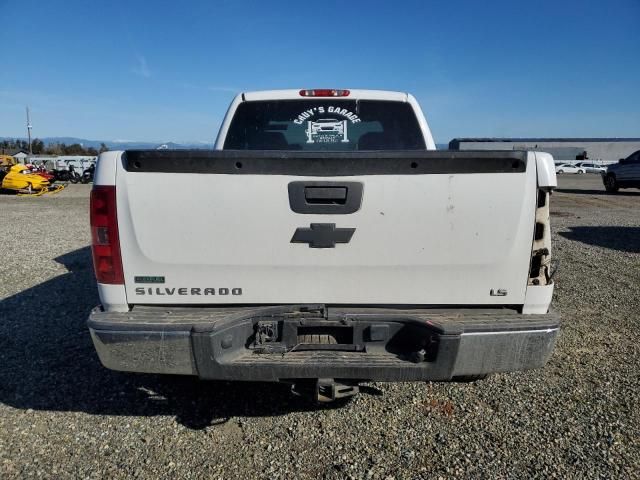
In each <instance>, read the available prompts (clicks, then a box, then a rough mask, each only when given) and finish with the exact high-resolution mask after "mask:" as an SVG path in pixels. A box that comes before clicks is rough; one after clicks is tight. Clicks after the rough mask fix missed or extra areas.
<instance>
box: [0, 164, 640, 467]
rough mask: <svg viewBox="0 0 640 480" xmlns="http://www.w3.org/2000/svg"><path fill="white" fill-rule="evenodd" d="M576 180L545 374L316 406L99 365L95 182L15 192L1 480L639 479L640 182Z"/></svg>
mask: <svg viewBox="0 0 640 480" xmlns="http://www.w3.org/2000/svg"><path fill="white" fill-rule="evenodd" d="M602 190H603V189H602V186H601V183H600V180H599V178H598V177H597V176H595V175H581V176H577V175H575V176H563V177H562V178H561V179H560V189H559V191H558V192H557V193H556V194H554V196H553V198H552V213H553V226H554V229H555V230H554V237H553V239H554V248H555V256H556V258H559V259H560V261H561V266H560V271H559V273H558V275H557V277H556V278H557V289H556V298H555V307H556V308H557V309H559V310H560V311H561V312H562V314H563V329H562V335H561V337H560V339H559V342H558V345H557V348H556V350H555V352H554V354H553V357H552V358H551V360H550V362H549V363H548V365H547V366H546V368H544V369H542V370H537V371H531V372H526V373H514V374H499V375H493V376H491V377H489V378H488V379H486V380H484V381H481V382H476V383H470V384H437V383H434V384H431V383H412V384H411V383H410V384H372V385H371V388H369V389H368V390H367V391H366V392H365V393H364V394H361V395H359V396H358V397H356V398H355V399H354V400H352V401H351V402H348V403H346V404H341V405H334V406H331V407H329V408H318V407H315V406H313V405H311V404H310V403H308V402H305V401H303V400H300V399H298V398H295V397H291V396H290V395H289V393H288V391H287V389H286V387H284V386H281V385H268V384H234V383H223V382H209V383H206V382H199V381H197V380H194V379H191V378H174V377H162V376H153V375H136V374H123V373H117V372H112V371H109V370H106V369H104V368H102V367H101V365H100V363H99V361H98V359H97V357H96V355H95V353H94V350H93V346H92V344H91V340H90V338H89V335H88V332H87V329H86V327H85V320H86V317H87V314H88V312H89V310H90V308H91V307H93V306H94V305H95V304H97V303H98V299H97V294H96V290H95V286H94V281H93V276H92V270H91V268H92V267H91V261H90V254H89V249H88V248H87V244H88V242H89V232H88V227H87V224H88V219H87V209H88V199H87V194H88V187H87V186H86V185H72V186H71V187H69V188H68V189H67V190H65V191H64V192H62V193H60V194H58V195H55V196H50V197H42V198H16V197H11V196H0V226H1V228H0V242H1V244H2V247H3V256H2V261H1V262H0V298H1V299H2V301H1V302H0V364H1V365H2V369H1V370H0V477H2V478H29V477H45V478H68V477H83V478H121V477H138V478H156V477H160V476H162V477H172V478H239V477H240V478H253V477H256V478H270V479H271V478H366V479H369V478H383V479H389V478H395V479H404V478H440V477H442V478H448V477H456V476H458V477H466V478H516V477H521V478H522V477H538V478H548V477H559V478H640V444H639V442H640V441H639V439H640V407H639V404H640V388H639V387H640V381H639V380H640V378H639V377H640V368H639V367H640V365H639V363H640V361H639V358H640V357H639V353H640V346H639V345H640V335H639V333H638V330H639V329H638V327H639V315H640V314H639V311H640V191H638V190H631V191H625V192H623V193H622V194H620V195H606V194H604V193H603V191H602Z"/></svg>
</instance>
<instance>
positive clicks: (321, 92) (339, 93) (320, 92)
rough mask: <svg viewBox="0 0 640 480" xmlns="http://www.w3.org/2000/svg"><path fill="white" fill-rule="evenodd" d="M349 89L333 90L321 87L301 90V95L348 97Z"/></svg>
mask: <svg viewBox="0 0 640 480" xmlns="http://www.w3.org/2000/svg"><path fill="white" fill-rule="evenodd" d="M349 93H351V92H349V90H332V89H328V88H321V89H315V90H300V96H301V97H348V96H349Z"/></svg>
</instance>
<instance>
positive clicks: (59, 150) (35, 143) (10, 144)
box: [0, 138, 109, 156]
mask: <svg viewBox="0 0 640 480" xmlns="http://www.w3.org/2000/svg"><path fill="white" fill-rule="evenodd" d="M13 150H22V151H23V152H26V153H29V142H27V141H26V140H20V139H15V140H3V141H1V142H0V151H1V153H2V154H4V155H7V154H9V152H11V151H13ZM107 150H109V147H107V146H106V145H105V144H104V143H101V144H100V148H99V149H95V148H93V147H88V148H85V147H83V146H82V145H80V144H79V143H72V144H70V145H67V144H66V143H49V144H46V145H45V143H44V142H43V141H42V140H40V139H39V138H35V139H33V140H32V141H31V151H32V152H33V154H34V155H89V156H96V155H98V154H99V153H102V152H106V151H107Z"/></svg>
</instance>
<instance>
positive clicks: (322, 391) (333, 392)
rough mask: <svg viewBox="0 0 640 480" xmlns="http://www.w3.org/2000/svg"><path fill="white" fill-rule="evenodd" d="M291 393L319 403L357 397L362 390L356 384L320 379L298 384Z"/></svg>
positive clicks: (292, 387) (294, 385)
mask: <svg viewBox="0 0 640 480" xmlns="http://www.w3.org/2000/svg"><path fill="white" fill-rule="evenodd" d="M291 391H292V392H293V393H294V394H295V395H298V396H312V397H313V399H314V400H315V401H317V402H319V403H329V402H334V401H336V400H338V399H341V398H347V397H352V396H354V395H356V394H357V393H358V392H359V391H360V388H359V387H358V385H357V384H356V383H347V382H341V381H336V380H335V379H333V378H318V379H316V380H315V381H310V382H299V383H298V382H297V383H294V384H293V385H292V386H291Z"/></svg>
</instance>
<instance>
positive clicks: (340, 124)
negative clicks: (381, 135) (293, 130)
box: [293, 105, 360, 143]
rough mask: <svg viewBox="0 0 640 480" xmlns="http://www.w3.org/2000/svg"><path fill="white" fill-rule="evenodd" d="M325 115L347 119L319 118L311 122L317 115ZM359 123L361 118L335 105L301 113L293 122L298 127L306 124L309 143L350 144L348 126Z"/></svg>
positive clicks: (314, 108)
mask: <svg viewBox="0 0 640 480" xmlns="http://www.w3.org/2000/svg"><path fill="white" fill-rule="evenodd" d="M325 113H330V114H333V115H334V116H338V115H339V116H341V117H345V118H346V120H341V119H338V118H318V119H315V120H310V119H311V118H312V117H315V116H316V115H324V114H325ZM349 121H351V123H359V122H360V118H359V117H358V115H356V114H355V113H353V112H352V111H350V110H347V109H346V108H340V107H335V106H333V105H331V106H328V107H326V108H325V107H324V106H319V107H313V108H309V109H308V110H305V111H304V112H302V113H300V114H299V115H298V117H297V118H296V119H295V120H294V121H293V123H295V124H296V125H304V124H305V123H306V126H307V129H306V131H305V132H306V134H307V143H338V142H341V143H349V136H348V134H347V130H348V127H347V124H348V122H349Z"/></svg>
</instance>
